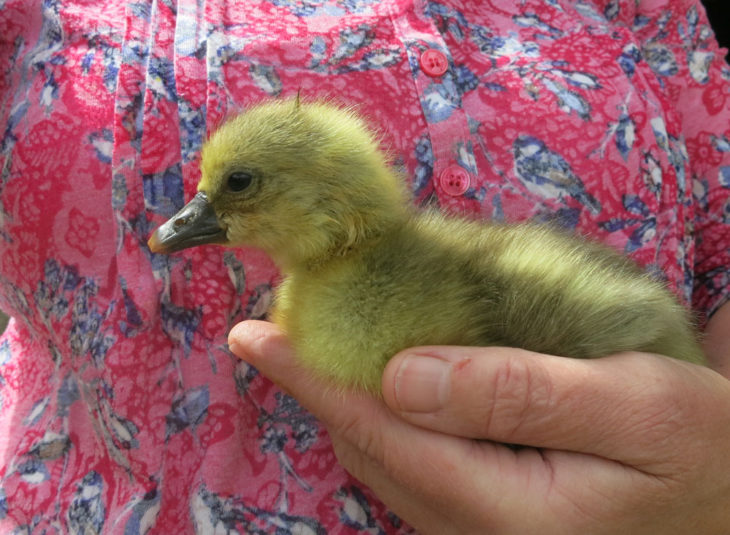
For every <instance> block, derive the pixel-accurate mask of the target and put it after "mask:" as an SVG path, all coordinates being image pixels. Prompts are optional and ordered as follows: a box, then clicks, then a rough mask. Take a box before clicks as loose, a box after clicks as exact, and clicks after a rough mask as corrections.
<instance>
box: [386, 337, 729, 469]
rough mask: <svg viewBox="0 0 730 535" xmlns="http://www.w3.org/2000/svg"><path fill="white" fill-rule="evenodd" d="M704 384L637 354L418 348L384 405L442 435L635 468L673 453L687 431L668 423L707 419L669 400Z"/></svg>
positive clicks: (689, 403) (396, 364)
mask: <svg viewBox="0 0 730 535" xmlns="http://www.w3.org/2000/svg"><path fill="white" fill-rule="evenodd" d="M707 374H711V375H715V374H714V373H713V372H711V371H710V370H707V369H704V368H701V367H699V366H693V365H691V364H687V363H684V362H680V361H677V360H674V359H670V358H666V357H659V356H656V355H650V354H645V353H624V354H620V355H614V356H610V357H605V358H602V359H596V360H578V359H569V358H563V357H555V356H550V355H542V354H537V353H533V352H530V351H525V350H521V349H513V348H501V347H489V348H476V347H420V348H411V349H408V350H406V351H404V352H402V353H400V354H398V355H396V356H395V357H393V359H391V361H390V362H389V363H388V366H387V367H386V370H385V373H384V375H383V398H384V401H385V403H386V404H387V405H388V406H389V407H390V408H391V410H393V411H394V412H395V413H396V414H398V415H399V416H400V417H402V418H403V419H404V420H406V421H408V422H410V423H413V424H416V425H419V426H421V427H425V428H428V429H432V430H435V431H440V432H443V433H447V434H450V435H456V436H462V437H468V438H477V439H487V440H494V441H498V442H504V443H512V444H522V445H526V446H535V447H542V448H552V449H560V450H569V451H576V452H582V453H588V454H593V455H599V456H602V457H606V458H609V459H615V460H621V461H624V462H627V463H628V464H637V463H638V464H640V463H643V462H646V463H651V461H652V460H653V457H654V456H656V441H660V440H663V441H665V443H666V447H667V448H676V447H677V444H678V442H679V441H681V437H682V435H683V433H686V431H684V430H683V429H681V428H678V427H680V426H679V425H678V424H677V425H673V422H686V421H688V419H689V420H695V421H696V420H697V415H698V414H703V411H708V410H711V407H706V406H704V404H703V403H702V402H701V401H699V399H700V397H698V396H695V397H691V398H688V397H687V396H683V395H677V393H678V392H682V391H686V390H687V388H691V389H692V390H694V389H696V388H697V383H696V381H697V376H700V378H701V380H702V381H703V383H700V384H705V385H708V387H709V385H711V384H712V381H711V379H712V378H708V377H704V375H707ZM688 385H691V386H688ZM702 399H705V398H702ZM701 404H702V405H703V406H698V405H701ZM649 445H651V446H652V447H651V448H649V447H648V446H649ZM652 450H653V451H654V453H653V454H652V455H649V454H647V453H646V452H648V451H652Z"/></svg>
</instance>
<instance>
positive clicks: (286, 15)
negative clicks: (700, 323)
mask: <svg viewBox="0 0 730 535" xmlns="http://www.w3.org/2000/svg"><path fill="white" fill-rule="evenodd" d="M0 5H1V6H2V10H1V11H0V68H1V69H2V72H3V75H2V76H0V101H1V102H2V108H1V110H0V112H1V115H0V135H1V136H2V145H1V150H2V152H1V154H0V163H1V164H2V166H1V169H2V174H1V175H0V244H2V249H1V251H2V254H1V255H0V308H2V309H4V310H7V311H8V312H10V313H11V314H12V316H13V320H12V321H11V324H10V327H9V328H8V330H7V331H6V333H5V334H4V335H3V337H2V338H0V411H1V412H0V530H2V531H3V532H32V533H66V532H70V533H80V532H83V533H102V532H103V533H125V534H136V533H192V532H198V533H213V532H227V533H233V532H237V533H280V534H284V533H291V534H309V533H317V534H319V533H343V534H345V533H409V532H411V531H412V530H411V529H410V528H409V527H408V526H407V525H405V524H403V523H402V522H401V521H400V520H399V519H398V518H397V517H396V516H395V515H393V514H392V513H391V512H389V511H388V510H387V508H386V507H384V506H383V505H382V504H381V503H380V502H378V500H377V499H376V498H375V497H374V496H373V495H372V494H371V493H370V492H369V491H368V490H367V489H365V488H363V487H361V486H360V485H359V484H358V483H357V482H356V481H354V480H353V479H352V478H351V477H349V476H348V475H347V474H346V473H345V472H344V470H343V469H342V468H341V467H339V465H338V464H337V462H336V459H335V457H334V454H333V452H332V449H331V447H330V445H329V442H328V439H327V436H326V433H325V432H324V431H323V429H322V428H321V427H320V426H319V424H318V423H317V421H316V420H315V419H314V418H313V417H312V416H311V415H309V414H308V413H306V412H305V411H303V410H302V409H301V408H300V407H299V406H298V405H297V403H296V402H295V401H294V400H293V399H291V398H290V397H288V396H287V395H286V394H284V393H282V392H281V391H279V390H278V389H277V388H276V387H274V386H273V385H272V384H271V383H270V382H269V381H268V380H266V379H265V378H264V377H262V376H260V375H259V374H258V373H257V371H256V370H255V369H253V368H250V367H248V366H247V365H246V364H244V363H242V362H239V361H238V360H237V359H236V358H234V357H233V356H232V355H231V354H230V353H229V352H228V350H227V347H226V334H227V332H228V330H229V329H230V327H231V326H232V325H233V324H234V323H235V322H237V321H240V320H242V319H243V318H263V317H265V315H266V311H267V309H268V306H269V303H270V302H271V295H272V288H273V287H274V286H275V285H276V282H277V273H276V270H275V269H274V267H273V265H272V263H271V262H270V260H268V259H267V258H266V257H265V256H264V255H263V254H262V253H260V252H258V251H254V250H225V249H223V248H219V247H216V246H205V247H200V248H196V249H191V250H188V251H184V252H182V253H179V254H175V255H172V256H160V255H153V254H151V253H150V251H149V250H148V248H147V247H146V240H147V238H148V237H149V234H150V233H151V231H152V230H153V229H154V228H155V227H156V226H157V225H158V224H160V223H162V222H163V221H164V220H165V219H166V218H168V217H169V216H171V215H172V214H173V213H175V212H176V211H177V210H178V209H179V208H180V207H181V206H182V205H183V203H184V202H185V200H187V199H189V198H190V197H191V196H192V195H193V192H194V191H195V184H196V181H197V176H198V167H197V166H198V160H197V158H198V153H199V150H200V147H201V144H202V143H203V141H204V140H205V137H206V135H207V134H208V133H209V132H210V131H211V130H212V129H214V128H215V125H217V124H220V122H221V121H223V120H224V119H225V117H227V116H228V115H230V114H232V113H235V112H237V111H239V110H241V109H244V108H245V107H246V106H248V105H250V104H251V103H253V102H257V101H260V100H262V99H265V98H276V97H279V96H286V95H293V94H296V93H297V92H301V94H302V95H303V96H304V97H305V98H318V97H327V98H332V99H334V100H336V101H338V102H341V103H343V104H349V105H355V106H357V107H358V108H359V109H360V110H361V112H362V113H363V114H364V115H365V116H366V117H367V118H368V120H369V121H370V122H371V123H372V124H373V126H375V127H377V128H379V129H380V131H381V132H382V134H383V147H384V149H386V150H388V151H389V152H390V153H391V154H392V155H393V160H394V165H395V166H397V167H399V168H400V169H402V171H403V174H404V176H406V177H408V180H409V181H410V183H411V186H412V191H413V193H414V199H415V202H417V203H420V204H424V205H425V204H429V205H430V204H438V205H440V207H441V208H442V209H443V210H446V211H450V212H454V213H463V214H468V215H470V216H473V217H480V218H485V219H494V220H524V219H533V220H540V221H552V222H555V223H557V224H559V225H562V226H564V227H566V228H567V229H570V230H571V231H574V232H579V233H582V234H586V235H590V236H593V237H595V238H597V239H600V240H603V241H605V242H607V243H609V244H610V245H612V246H613V247H616V248H617V249H619V250H622V251H624V252H626V253H627V254H629V255H631V256H632V257H633V258H635V259H636V260H637V261H638V262H639V263H641V264H642V265H644V266H646V268H647V269H648V270H650V271H651V272H653V273H655V274H656V276H657V277H661V278H664V279H665V280H666V281H667V283H668V284H669V285H670V286H671V288H673V289H674V290H675V291H676V292H677V294H678V295H679V296H680V298H681V299H683V300H684V301H685V302H686V303H687V304H688V305H691V306H692V307H693V308H694V309H695V310H696V311H697V313H698V315H699V317H700V318H701V319H702V320H704V319H705V318H706V317H707V316H708V315H709V314H711V313H712V312H713V311H714V310H716V309H717V307H719V306H720V305H721V304H723V303H724V302H725V301H726V300H727V296H728V288H730V284H729V283H728V267H727V266H728V265H730V253H729V247H730V232H729V231H728V229H730V70H729V69H728V67H727V65H726V64H724V63H723V60H722V56H723V53H722V51H720V50H719V49H718V47H717V45H716V43H715V41H714V39H713V37H712V34H711V31H710V30H709V26H708V24H707V20H706V18H705V15H704V12H703V10H702V9H701V7H699V5H698V4H697V3H696V2H694V1H690V0H646V1H645V0H641V1H633V0H609V1H605V0H596V1H588V0H545V1H542V0H541V1H537V0H515V1H514V2H512V3H508V2H503V1H499V2H497V1H493V0H487V1H480V2H475V1H474V2H472V1H468V0H463V1H457V0H453V1H451V0H442V1H425V0H386V1H374V0H311V1H310V0H259V1H251V2H225V1H223V0H205V1H192V0H158V1H145V0H139V1H131V2H127V3H124V2H115V1H107V2H86V1H83V0H44V1H42V2H41V1H27V0H5V1H3V2H2V3H1V4H0ZM432 50H435V51H438V53H439V54H442V55H443V56H442V57H444V58H445V59H446V61H447V64H448V68H447V70H446V71H445V72H444V73H443V74H441V75H439V76H434V75H432V74H429V72H427V71H428V69H426V68H424V67H423V65H422V62H421V57H422V54H423V53H424V52H426V51H432ZM454 166H457V167H454ZM454 169H458V170H461V171H459V172H460V173H461V175H460V176H461V177H462V178H463V177H464V176H466V177H467V178H466V179H467V181H468V183H467V184H466V186H467V187H466V189H465V191H463V193H458V194H455V192H454V190H453V189H452V188H449V187H448V183H447V181H448V177H449V176H453V172H454ZM450 173H451V174H450ZM444 177H447V178H446V179H445V178H444ZM445 180H446V182H445ZM414 447H417V445H414Z"/></svg>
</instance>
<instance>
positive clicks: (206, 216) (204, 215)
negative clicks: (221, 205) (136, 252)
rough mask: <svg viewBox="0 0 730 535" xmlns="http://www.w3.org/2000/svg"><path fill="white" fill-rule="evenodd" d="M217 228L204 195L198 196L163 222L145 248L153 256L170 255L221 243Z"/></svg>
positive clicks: (221, 232)
mask: <svg viewBox="0 0 730 535" xmlns="http://www.w3.org/2000/svg"><path fill="white" fill-rule="evenodd" d="M225 242H226V229H224V228H223V227H221V225H220V223H219V222H218V217H217V216H216V215H215V210H213V205H211V204H210V201H209V200H208V196H207V195H206V194H205V192H202V191H201V192H199V193H198V194H197V195H196V196H195V197H193V199H192V200H191V201H190V202H189V203H188V204H186V205H185V206H183V207H182V209H181V210H180V211H179V212H178V213H177V214H175V215H174V216H172V217H171V218H170V219H169V220H167V222H165V223H163V224H162V225H161V226H159V227H158V228H157V230H155V232H154V233H153V234H152V236H150V239H149V241H148V242H147V245H148V246H149V248H150V250H151V251H152V252H153V253H165V254H167V253H174V252H175V251H181V250H182V249H187V248H188V247H194V246H196V245H203V244H204V243H225Z"/></svg>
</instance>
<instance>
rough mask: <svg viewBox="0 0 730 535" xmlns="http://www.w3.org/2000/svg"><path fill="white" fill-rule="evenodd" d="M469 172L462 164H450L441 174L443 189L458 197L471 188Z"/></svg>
mask: <svg viewBox="0 0 730 535" xmlns="http://www.w3.org/2000/svg"><path fill="white" fill-rule="evenodd" d="M469 181H470V179H469V173H467V171H466V169H464V168H463V167H461V166H460V165H455V164H454V165H450V166H448V167H447V168H446V169H444V170H443V171H441V174H440V175H439V182H440V183H441V189H443V190H444V191H445V192H446V193H447V194H449V195H451V196H453V197H456V196H457V195H461V194H462V193H464V192H465V191H466V190H467V189H469Z"/></svg>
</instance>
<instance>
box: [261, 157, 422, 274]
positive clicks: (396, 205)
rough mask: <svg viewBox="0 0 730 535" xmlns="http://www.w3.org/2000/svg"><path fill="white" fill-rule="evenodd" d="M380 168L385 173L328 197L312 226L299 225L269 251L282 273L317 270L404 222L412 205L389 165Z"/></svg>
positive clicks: (380, 237)
mask: <svg viewBox="0 0 730 535" xmlns="http://www.w3.org/2000/svg"><path fill="white" fill-rule="evenodd" d="M382 172H383V173H387V175H386V176H377V175H375V176H372V175H371V177H370V180H369V182H370V183H369V184H368V186H369V187H367V188H356V190H357V191H352V192H346V194H345V195H342V196H341V197H340V198H339V199H332V203H331V204H330V203H328V204H329V206H328V210H326V212H325V213H322V214H321V217H320V218H318V224H317V225H316V227H315V228H311V229H302V231H301V233H300V234H299V236H293V237H291V238H293V239H290V240H289V246H286V247H281V248H279V250H277V251H270V255H271V257H272V258H273V259H274V261H275V262H276V264H277V266H278V267H279V269H280V270H281V271H282V273H284V274H292V273H301V272H312V271H317V270H318V269H320V268H322V267H323V266H326V265H327V264H328V263H329V262H331V261H333V260H335V259H341V258H344V257H347V256H349V255H354V254H357V253H358V252H359V251H361V250H363V249H364V248H366V247H371V246H373V245H374V244H375V243H377V242H378V241H379V240H380V239H382V237H383V236H386V235H388V234H389V233H391V232H394V231H396V230H397V229H398V228H401V227H402V226H403V225H404V224H406V221H407V220H408V219H409V218H410V217H411V214H412V206H411V203H410V202H409V201H408V200H407V195H406V193H405V190H404V188H403V187H402V185H401V184H402V182H401V181H400V179H399V177H397V176H395V175H394V174H393V173H392V171H390V170H389V169H388V170H385V169H384V170H383V171H382ZM373 186H374V187H373Z"/></svg>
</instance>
